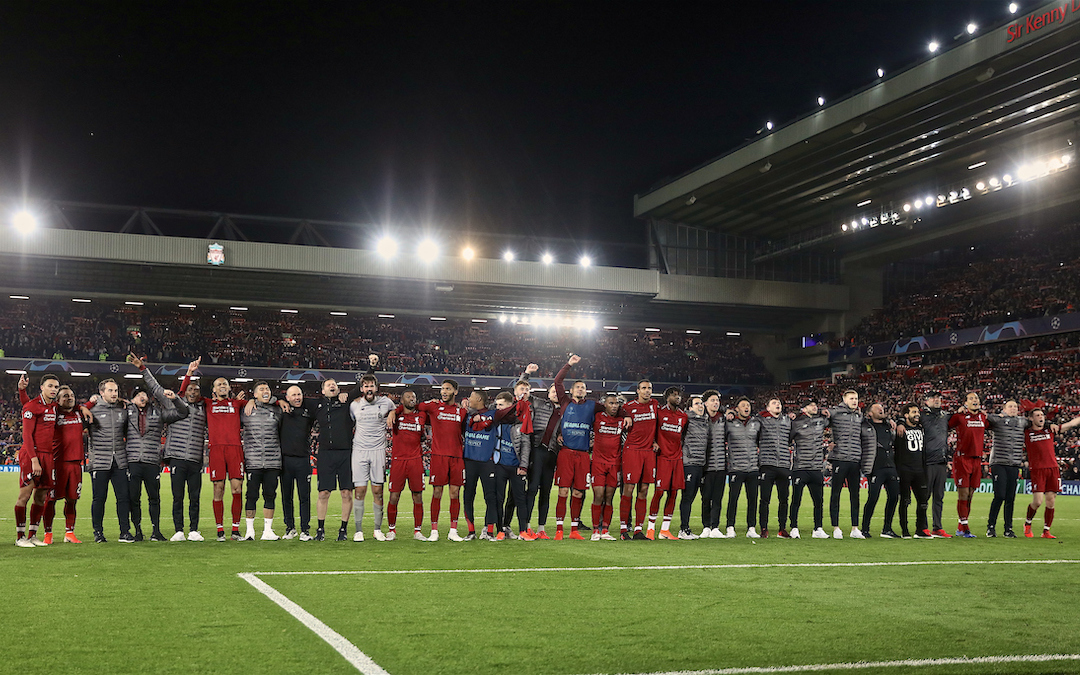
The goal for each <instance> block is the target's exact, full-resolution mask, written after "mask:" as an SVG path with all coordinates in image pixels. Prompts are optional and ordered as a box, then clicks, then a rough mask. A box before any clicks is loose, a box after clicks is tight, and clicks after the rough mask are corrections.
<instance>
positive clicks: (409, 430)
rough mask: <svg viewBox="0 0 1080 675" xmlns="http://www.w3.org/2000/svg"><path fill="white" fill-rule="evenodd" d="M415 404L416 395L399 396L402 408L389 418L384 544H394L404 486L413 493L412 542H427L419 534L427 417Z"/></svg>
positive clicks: (422, 521)
mask: <svg viewBox="0 0 1080 675" xmlns="http://www.w3.org/2000/svg"><path fill="white" fill-rule="evenodd" d="M417 403H418V402H417V400H416V392H415V391H413V390H412V389H406V390H405V391H404V392H402V394H401V405H399V406H398V407H397V409H396V410H395V411H394V416H393V418H392V420H393V422H392V424H393V428H392V429H391V434H392V435H393V442H392V443H391V446H390V447H391V450H390V452H391V455H390V500H389V504H387V506H386V519H387V523H388V524H389V525H390V531H389V532H387V533H386V539H387V541H393V540H394V538H395V537H397V515H398V502H399V501H400V500H401V493H402V492H403V491H404V490H405V485H406V483H407V484H408V486H409V490H410V491H411V492H412V504H413V539H416V540H417V541H428V538H427V537H425V536H424V535H423V534H422V533H421V531H420V528H421V527H422V526H423V524H424V457H423V450H422V447H421V443H422V441H423V439H424V426H425V425H426V424H427V413H425V412H423V411H422V410H419V409H418V408H417Z"/></svg>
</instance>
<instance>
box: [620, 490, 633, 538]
mask: <svg viewBox="0 0 1080 675" xmlns="http://www.w3.org/2000/svg"><path fill="white" fill-rule="evenodd" d="M633 503H634V498H633V497H632V496H631V495H628V494H624V495H623V496H622V497H620V498H619V528H620V529H621V530H622V531H623V532H626V530H627V529H629V525H630V523H631V520H630V519H631V518H632V517H633V516H632V515H631V509H632V508H633Z"/></svg>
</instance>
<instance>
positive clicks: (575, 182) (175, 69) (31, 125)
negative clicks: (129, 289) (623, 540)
mask: <svg viewBox="0 0 1080 675" xmlns="http://www.w3.org/2000/svg"><path fill="white" fill-rule="evenodd" d="M1032 4H1033V3H1031V2H1028V3H1021V5H1022V6H1031V5H1032ZM1006 5H1007V2H997V1H996V0H994V1H992V2H972V1H967V2H947V1H942V0H936V1H926V2H860V3H853V2H834V1H831V0H830V1H829V2H800V3H786V2H764V3H762V2H748V3H742V8H738V7H736V6H735V5H734V3H730V2H708V3H706V2H702V3H686V2H585V1H579V2H566V3H560V2H463V3H443V2H430V1H425V2H414V3H392V4H391V3H361V2H353V3H326V2H320V3H310V4H307V3H299V2H289V3H278V4H272V3H271V4H267V3H259V4H241V3H236V2H225V1H223V2H214V3H210V2H205V3H188V2H184V3H179V2H173V3H168V4H155V3H133V2H125V3H119V2H117V3H105V2H92V3H87V2H78V3H75V2H71V3H57V2H51V3H49V2H46V3H42V2H15V1H13V0H6V1H5V2H3V3H2V4H0V46H2V47H0V195H8V196H15V195H19V194H22V192H23V190H24V189H26V190H27V191H28V194H29V195H30V196H31V197H35V198H55V199H65V200H80V201H93V202H102V203H119V204H139V205H144V206H160V207H175V208H187V209H197V210H216V211H232V212H239V213H252V214H266V215H281V216H293V217H308V218H323V219H335V220H348V221H358V222H375V223H393V224H396V225H399V226H401V225H403V226H421V227H428V228H431V230H432V231H434V232H439V231H440V230H444V229H468V230H472V231H490V230H500V229H501V230H510V231H515V232H537V233H544V234H549V235H551V236H554V237H566V238H572V239H574V240H579V241H580V240H598V241H605V240H606V241H616V240H635V241H637V240H643V226H642V225H641V223H640V222H638V221H635V220H634V219H633V216H632V202H633V195H634V194H635V193H640V192H644V191H646V190H648V189H649V188H650V186H652V185H653V184H655V183H657V182H658V181H660V180H662V179H663V178H665V177H669V176H674V175H677V174H679V173H682V172H684V171H686V170H688V169H690V168H692V167H694V166H696V165H698V164H700V163H702V162H705V161H707V160H709V159H712V158H714V157H716V156H718V155H720V154H722V153H724V152H726V151H728V150H731V149H732V148H734V147H736V146H738V145H739V144H741V143H743V142H744V141H745V140H746V139H748V138H751V137H753V136H754V133H755V131H756V130H757V129H759V128H760V127H762V126H763V125H764V123H765V121H766V120H767V119H768V120H773V121H774V122H777V123H782V122H784V121H788V120H791V119H794V118H796V117H798V116H799V115H802V114H805V113H807V112H809V111H811V110H812V109H813V108H814V107H815V106H816V99H817V97H818V96H824V97H825V98H826V99H827V100H830V99H836V98H839V97H842V96H843V95H845V94H846V93H848V92H850V91H852V90H854V89H858V88H861V87H863V86H866V85H868V84H870V83H871V82H873V81H874V79H875V78H876V73H875V71H876V69H877V68H878V67H884V68H885V69H886V70H887V71H890V72H891V71H893V70H896V69H898V68H900V67H902V66H905V65H907V64H910V63H911V62H913V61H915V60H917V59H919V58H922V57H923V56H924V55H925V53H926V44H927V42H929V40H930V39H931V38H936V39H938V40H940V41H941V42H942V44H944V45H946V46H947V45H949V44H952V39H953V36H955V35H956V34H958V33H960V32H962V31H963V27H964V25H965V24H966V23H967V22H968V21H971V20H974V21H976V22H977V23H978V24H979V25H980V26H984V27H986V26H990V25H991V24H993V23H996V22H998V21H1000V20H1003V19H1005V18H1006V17H1007V16H1008V10H1007V9H1006ZM1021 12H1023V10H1021ZM598 262H600V263H603V262H605V261H604V260H602V259H601V260H599V261H598Z"/></svg>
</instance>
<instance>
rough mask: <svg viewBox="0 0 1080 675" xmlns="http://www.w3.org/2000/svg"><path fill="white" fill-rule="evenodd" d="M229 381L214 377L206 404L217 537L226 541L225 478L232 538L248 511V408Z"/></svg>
mask: <svg viewBox="0 0 1080 675" xmlns="http://www.w3.org/2000/svg"><path fill="white" fill-rule="evenodd" d="M201 363H202V357H201V356H200V357H199V358H197V359H195V360H194V361H192V362H191V363H190V364H188V369H187V375H185V376H184V381H183V383H182V384H181V385H180V395H181V396H183V395H184V394H185V392H186V391H187V387H188V383H190V382H191V378H192V376H193V375H194V374H195V373H196V372H198V370H199V365H200V364H201ZM231 391H232V386H231V385H230V384H229V380H228V379H227V378H224V377H219V378H217V379H215V380H214V384H213V389H212V391H211V397H210V398H204V399H203V403H204V404H205V405H206V429H207V433H208V435H209V438H210V483H211V485H213V486H214V501H213V505H214V522H215V523H217V540H218V541H225V524H224V521H225V479H226V478H227V479H228V480H229V489H230V491H231V492H232V538H233V540H234V541H240V518H241V515H242V514H243V511H244V495H243V491H244V448H243V444H242V442H241V440H240V415H241V414H242V413H243V411H244V404H243V400H244V392H243V391H241V392H239V393H237V395H236V398H232V397H231V396H230V395H229V394H230V392H231Z"/></svg>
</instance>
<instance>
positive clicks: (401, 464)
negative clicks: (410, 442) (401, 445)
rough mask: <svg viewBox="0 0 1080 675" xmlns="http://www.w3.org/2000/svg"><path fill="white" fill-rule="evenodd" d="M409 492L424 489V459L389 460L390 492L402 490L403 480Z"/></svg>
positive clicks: (403, 487)
mask: <svg viewBox="0 0 1080 675" xmlns="http://www.w3.org/2000/svg"><path fill="white" fill-rule="evenodd" d="M406 481H408V483H409V491H410V492H423V491H424V460H423V459H421V458H419V457H417V458H416V459H395V460H392V461H391V462H390V488H389V489H390V492H404V491H405V482H406Z"/></svg>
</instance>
